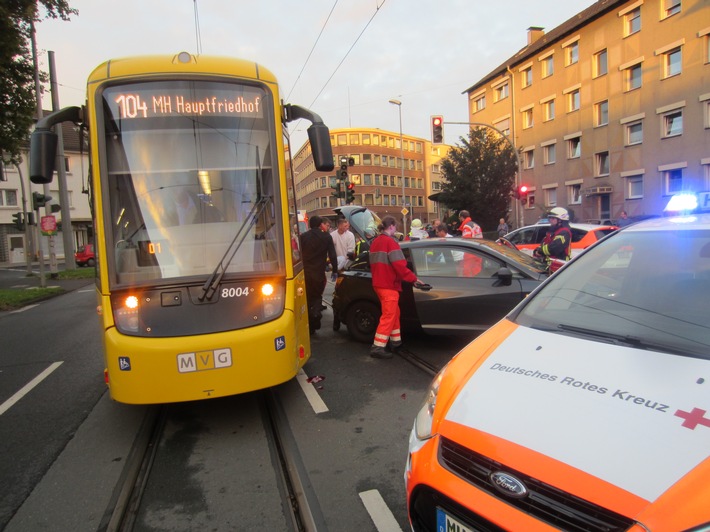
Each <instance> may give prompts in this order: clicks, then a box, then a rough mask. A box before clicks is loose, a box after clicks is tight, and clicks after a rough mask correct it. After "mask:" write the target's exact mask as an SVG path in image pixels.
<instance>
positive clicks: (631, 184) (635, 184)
mask: <svg viewBox="0 0 710 532" xmlns="http://www.w3.org/2000/svg"><path fill="white" fill-rule="evenodd" d="M624 192H625V193H626V199H640V198H643V174H636V175H630V176H627V177H626V187H625V191H624Z"/></svg>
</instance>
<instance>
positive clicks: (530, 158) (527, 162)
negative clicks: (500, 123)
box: [523, 149, 535, 170]
mask: <svg viewBox="0 0 710 532" xmlns="http://www.w3.org/2000/svg"><path fill="white" fill-rule="evenodd" d="M531 168H535V150H532V149H528V150H525V151H524V152H523V169H525V170H529V169H531Z"/></svg>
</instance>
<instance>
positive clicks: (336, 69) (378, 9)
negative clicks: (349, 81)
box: [310, 0, 387, 107]
mask: <svg viewBox="0 0 710 532" xmlns="http://www.w3.org/2000/svg"><path fill="white" fill-rule="evenodd" d="M386 1H387V0H382V3H381V4H380V5H379V6H377V8H376V9H375V12H374V13H373V14H372V17H370V20H368V21H367V24H365V27H364V28H363V29H362V31H361V32H360V35H358V36H357V39H355V42H353V44H352V45H351V46H350V48H349V49H348V51H347V52H346V53H345V55H344V56H343V58H342V59H341V60H340V63H338V66H336V67H335V70H333V73H332V74H331V75H330V77H329V78H328V80H327V81H326V82H325V83H324V84H323V87H322V88H321V90H320V91H319V92H318V94H316V97H315V98H313V101H312V102H311V105H310V107H313V104H314V103H316V100H317V99H318V98H319V97H320V95H321V94H322V93H323V91H324V90H325V88H326V87H327V86H328V83H330V80H331V79H333V76H335V74H336V73H337V72H338V69H339V68H340V67H341V65H342V64H343V63H344V62H345V59H347V57H348V55H350V52H352V50H353V48H355V45H356V44H357V42H358V41H359V40H360V37H362V34H363V33H365V30H366V29H367V28H368V26H369V25H370V23H371V22H372V21H373V19H374V18H375V17H376V16H377V13H379V12H380V9H381V8H382V6H384V5H385V2H386Z"/></svg>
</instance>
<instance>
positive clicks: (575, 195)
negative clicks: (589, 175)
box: [567, 183, 582, 205]
mask: <svg viewBox="0 0 710 532" xmlns="http://www.w3.org/2000/svg"><path fill="white" fill-rule="evenodd" d="M567 203H568V204H569V205H579V204H580V203H582V184H581V183H575V184H574V185H568V186H567Z"/></svg>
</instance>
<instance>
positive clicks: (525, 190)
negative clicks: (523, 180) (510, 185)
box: [520, 185, 528, 194]
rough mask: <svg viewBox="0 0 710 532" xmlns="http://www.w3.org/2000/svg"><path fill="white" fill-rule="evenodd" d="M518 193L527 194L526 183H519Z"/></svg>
mask: <svg viewBox="0 0 710 532" xmlns="http://www.w3.org/2000/svg"><path fill="white" fill-rule="evenodd" d="M520 193H521V194H527V193H528V186H527V185H520Z"/></svg>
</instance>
